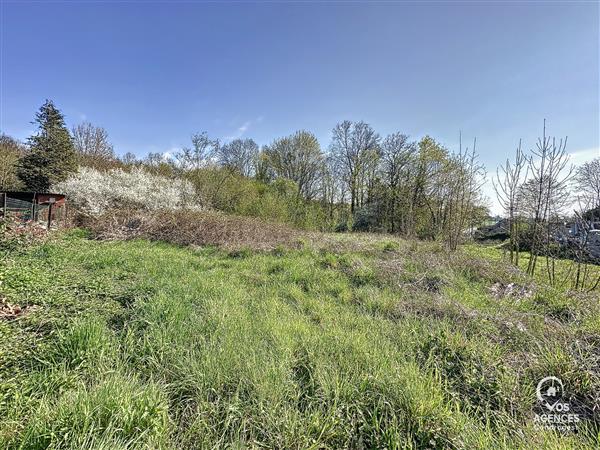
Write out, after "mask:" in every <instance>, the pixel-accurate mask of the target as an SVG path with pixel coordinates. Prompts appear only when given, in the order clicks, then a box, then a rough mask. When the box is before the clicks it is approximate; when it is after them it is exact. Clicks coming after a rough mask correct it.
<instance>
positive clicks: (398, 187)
mask: <svg viewBox="0 0 600 450" xmlns="http://www.w3.org/2000/svg"><path fill="white" fill-rule="evenodd" d="M416 150H417V149H416V144H415V143H414V142H411V141H409V137H408V136H407V135H405V134H401V133H394V134H390V135H389V136H387V137H386V138H385V139H384V140H383V142H382V144H381V176H382V180H383V182H384V184H385V187H386V189H387V191H388V195H387V202H386V203H387V205H386V210H387V216H388V221H389V227H390V228H389V230H390V232H392V233H395V232H396V231H399V227H400V226H399V224H398V216H399V215H401V214H402V213H406V208H403V206H406V202H405V199H406V192H405V191H406V189H405V188H406V184H405V183H404V182H405V181H406V180H407V178H408V177H409V176H410V175H409V172H410V165H411V161H413V160H414V158H415V153H416ZM403 191H404V192H403ZM403 194H404V195H403Z"/></svg>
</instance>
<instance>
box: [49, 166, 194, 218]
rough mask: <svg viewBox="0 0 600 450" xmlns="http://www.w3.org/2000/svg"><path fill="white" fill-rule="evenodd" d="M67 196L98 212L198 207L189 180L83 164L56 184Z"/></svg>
mask: <svg viewBox="0 0 600 450" xmlns="http://www.w3.org/2000/svg"><path fill="white" fill-rule="evenodd" d="M53 190H54V191H57V192H61V193H64V194H66V195H67V197H68V199H69V201H70V202H71V203H72V204H74V205H75V206H77V207H78V208H80V209H81V210H82V211H83V212H85V213H87V214H92V215H98V214H102V213H104V212H106V211H107V210H109V209H112V208H126V207H133V208H140V209H145V210H156V209H172V210H173V209H181V208H198V203H197V197H196V193H195V191H194V187H193V186H192V184H191V183H190V182H188V181H185V180H181V179H171V178H166V177H161V176H158V175H152V174H150V173H148V172H146V171H144V170H143V169H140V168H134V169H132V170H131V171H130V172H126V171H123V170H121V169H113V170H109V171H108V172H100V171H98V170H95V169H91V168H89V167H81V168H80V169H79V172H78V173H77V174H75V175H74V176H72V177H70V178H69V179H67V180H66V181H64V182H62V183H59V184H57V185H55V186H54V187H53Z"/></svg>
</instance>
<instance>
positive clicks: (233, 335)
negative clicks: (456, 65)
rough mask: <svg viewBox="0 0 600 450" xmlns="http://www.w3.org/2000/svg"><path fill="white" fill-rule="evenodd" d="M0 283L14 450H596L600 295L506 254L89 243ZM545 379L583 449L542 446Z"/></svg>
mask: <svg viewBox="0 0 600 450" xmlns="http://www.w3.org/2000/svg"><path fill="white" fill-rule="evenodd" d="M0 281H1V285H0V295H1V297H2V298H3V300H2V301H3V302H4V304H8V303H10V304H18V305H19V306H21V307H24V308H25V309H24V310H23V311H24V312H22V314H20V315H18V316H16V317H14V318H7V319H0V448H9V449H12V448H23V449H42V448H44V449H45V448H73V449H76V448H77V449H79V448H86V449H87V448H94V449H119V448H152V449H154V448H165V449H171V448H179V449H183V448H185V449H187V448H223V447H228V446H229V447H234V448H243V447H264V448H384V447H385V448H432V449H433V448H436V449H437V448H440V449H441V448H465V449H474V448H481V449H484V448H485V449H491V448H494V449H496V448H525V447H526V448H530V449H534V448H535V449H538V448H540V449H541V448H556V449H559V448H597V446H598V432H599V430H600V427H599V423H600V415H599V413H598V410H597V406H598V394H597V393H598V392H600V349H599V345H598V344H599V342H600V339H599V338H600V305H599V298H598V294H583V293H572V292H568V291H566V290H564V289H556V288H551V287H549V286H546V285H544V283H543V281H542V279H541V278H540V279H535V280H530V279H528V278H527V277H526V276H524V275H523V273H522V272H521V271H519V270H516V269H514V268H512V267H510V266H508V265H507V264H505V263H503V262H502V261H501V260H500V258H499V253H498V252H497V251H496V250H493V249H489V248H486V249H478V248H473V247H469V248H465V249H462V250H461V251H459V252H458V253H455V254H447V253H446V252H444V251H443V249H442V248H441V247H440V246H438V245H436V244H430V243H416V242H408V241H401V240H393V239H390V238H383V237H377V236H370V235H364V236H362V235H360V236H359V235H354V236H349V235H340V236H333V235H325V236H322V237H321V238H319V237H315V238H314V239H313V240H310V242H309V241H308V240H307V241H306V242H305V243H304V245H303V246H302V247H301V248H299V249H294V250H291V249H286V248H283V247H281V248H277V249H275V250H272V251H253V250H248V249H238V250H232V251H225V250H219V249H216V248H211V247H203V248H195V249H194V248H184V247H176V246H173V245H169V244H165V243H156V242H148V241H145V240H132V241H126V242H102V241H95V240H89V239H87V238H86V236H85V233H83V232H81V231H77V230H75V231H71V232H68V233H63V234H59V235H57V236H55V237H54V238H53V239H51V240H50V241H48V242H45V243H43V244H38V245H33V246H30V247H27V248H21V249H17V250H13V251H11V252H10V253H9V254H8V255H7V256H6V257H5V259H4V260H2V261H1V262H0ZM511 283H512V284H511ZM548 375H555V376H559V377H560V378H561V379H562V380H563V382H564V383H565V388H566V391H567V393H568V394H569V400H570V402H571V405H572V406H573V407H574V408H575V409H577V411H579V412H580V413H581V414H582V415H583V416H584V420H582V421H581V423H580V424H579V427H578V432H577V433H569V434H560V433H558V432H554V431H543V430H536V429H535V428H534V424H533V415H534V413H535V412H536V411H538V410H537V408H539V406H538V405H537V402H536V396H535V387H536V384H537V383H538V381H539V380H540V379H541V378H543V377H545V376H548ZM594 407H596V409H594Z"/></svg>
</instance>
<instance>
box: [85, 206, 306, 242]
mask: <svg viewBox="0 0 600 450" xmlns="http://www.w3.org/2000/svg"><path fill="white" fill-rule="evenodd" d="M83 225H84V226H86V227H87V228H89V229H90V230H91V231H92V233H93V234H94V236H95V237H97V238H100V239H133V238H138V237H139V238H145V239H150V240H153V241H164V242H170V243H172V244H177V245H217V246H220V247H224V248H228V249H243V248H252V249H260V250H267V249H269V250H271V249H275V248H277V247H278V246H280V245H285V246H297V245H298V242H299V241H298V239H299V237H300V235H299V233H298V232H297V231H295V230H293V229H292V228H289V227H287V226H285V225H277V224H273V223H267V222H263V221H261V220H258V219H254V218H249V217H239V216H233V215H228V214H222V213H219V212H214V211H191V210H187V211H183V210H182V211H167V210H160V211H154V212H152V213H151V214H148V213H145V212H143V211H139V210H134V211H125V210H114V211H110V212H108V213H106V214H104V215H102V216H98V217H94V218H93V219H91V220H87V221H84V223H83Z"/></svg>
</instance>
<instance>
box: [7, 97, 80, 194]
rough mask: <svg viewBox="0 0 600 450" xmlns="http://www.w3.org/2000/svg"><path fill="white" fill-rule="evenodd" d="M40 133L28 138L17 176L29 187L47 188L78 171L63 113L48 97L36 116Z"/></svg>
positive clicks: (32, 188)
mask: <svg viewBox="0 0 600 450" xmlns="http://www.w3.org/2000/svg"><path fill="white" fill-rule="evenodd" d="M32 123H34V124H38V127H39V130H38V132H37V133H36V134H35V135H33V136H31V137H30V138H29V139H28V143H29V151H28V152H26V154H25V155H24V156H23V157H22V158H21V159H20V160H19V163H18V168H17V175H18V177H19V179H20V180H21V181H22V182H23V184H24V185H25V186H26V188H27V189H29V190H31V191H38V192H41V191H48V190H49V189H50V187H51V186H52V185H53V184H55V183H58V182H61V181H64V180H65V179H66V178H67V177H68V176H69V174H71V173H73V172H75V171H76V170H77V155H76V152H75V148H74V146H73V141H72V139H71V135H70V134H69V130H68V129H67V127H66V126H65V121H64V117H63V115H62V113H61V112H60V111H59V110H58V109H57V108H56V106H54V103H52V101H51V100H46V102H45V103H44V104H43V105H42V107H41V108H40V110H39V111H38V112H37V113H36V115H35V121H34V122H32Z"/></svg>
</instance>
